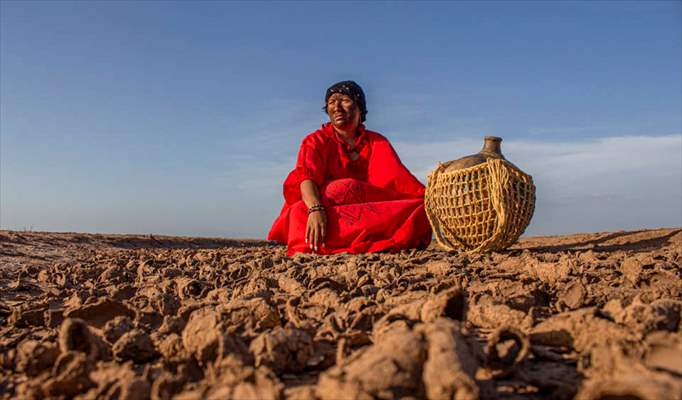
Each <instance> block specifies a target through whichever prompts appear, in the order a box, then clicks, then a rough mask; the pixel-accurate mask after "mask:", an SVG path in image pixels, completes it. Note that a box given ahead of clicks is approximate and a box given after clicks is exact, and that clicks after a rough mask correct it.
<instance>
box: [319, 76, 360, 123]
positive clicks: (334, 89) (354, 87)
mask: <svg viewBox="0 0 682 400" xmlns="http://www.w3.org/2000/svg"><path fill="white" fill-rule="evenodd" d="M334 93H341V94H345V95H346V96H348V97H350V98H351V99H353V101H354V102H355V104H357V105H358V108H360V120H361V121H362V122H365V117H366V116H367V105H366V104H365V92H363V91H362V88H361V87H360V85H358V84H357V83H355V82H353V81H342V82H338V83H335V84H333V85H331V86H330V87H329V89H327V94H326V95H325V96H324V107H323V108H324V112H327V101H328V100H329V98H330V97H331V96H332V95H333V94H334Z"/></svg>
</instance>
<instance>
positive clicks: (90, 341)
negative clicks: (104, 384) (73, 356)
mask: <svg viewBox="0 0 682 400" xmlns="http://www.w3.org/2000/svg"><path fill="white" fill-rule="evenodd" d="M59 348H60V349H61V352H62V353H66V352H70V351H74V352H79V353H82V354H84V355H85V356H86V357H87V358H88V359H90V360H97V359H99V358H101V357H104V356H106V348H105V346H104V344H103V343H102V341H101V340H100V339H99V338H98V337H97V336H96V335H95V334H94V333H93V332H92V330H90V327H89V326H88V324H86V323H85V321H83V320H80V319H75V318H67V319H65V320H64V322H62V325H61V328H60V329H59Z"/></svg>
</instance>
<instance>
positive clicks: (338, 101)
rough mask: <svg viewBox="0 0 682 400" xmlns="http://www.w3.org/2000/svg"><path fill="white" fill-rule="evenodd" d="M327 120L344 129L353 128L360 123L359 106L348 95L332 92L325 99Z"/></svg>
mask: <svg viewBox="0 0 682 400" xmlns="http://www.w3.org/2000/svg"><path fill="white" fill-rule="evenodd" d="M327 115H329V121H331V123H332V124H333V125H334V126H335V127H336V128H339V129H342V130H344V131H348V130H355V129H357V127H358V125H359V124H360V108H359V107H358V105H357V104H355V101H353V99H351V98H350V97H349V96H346V95H345V94H341V93H334V94H333V95H331V96H329V100H327Z"/></svg>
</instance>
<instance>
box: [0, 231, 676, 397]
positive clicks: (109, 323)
mask: <svg viewBox="0 0 682 400" xmlns="http://www.w3.org/2000/svg"><path fill="white" fill-rule="evenodd" d="M681 261H682V230H680V229H659V230H646V231H636V232H617V233H595V234H581V235H572V236H561V237H537V238H528V239H524V240H522V241H521V242H520V243H518V244H517V245H515V246H514V247H513V248H512V249H510V250H508V251H505V252H502V253H493V254H487V255H463V254H458V253H456V252H445V251H442V250H439V249H437V248H435V247H433V246H432V247H431V248H429V249H427V250H424V251H405V252H401V253H397V254H368V255H348V254H343V255H335V256H325V257H320V256H312V255H299V256H296V257H292V258H288V257H286V255H285V248H284V247H281V246H275V245H273V244H270V243H266V242H260V241H246V240H226V239H199V238H179V237H153V236H131V235H92V234H73V233H34V232H11V231H0V265H1V268H0V320H2V325H1V328H0V371H1V375H0V398H25V399H41V398H78V399H99V398H103V399H104V398H106V399H146V398H152V399H170V398H175V399H202V398H206V399H320V400H326V399H373V398H378V399H393V398H402V399H410V398H413V399H421V398H425V399H475V398H482V399H538V398H552V399H571V398H577V399H604V400H605V399H647V400H653V399H682V332H681V326H680V318H681V313H682V302H681V294H682V271H681V270H680V263H681Z"/></svg>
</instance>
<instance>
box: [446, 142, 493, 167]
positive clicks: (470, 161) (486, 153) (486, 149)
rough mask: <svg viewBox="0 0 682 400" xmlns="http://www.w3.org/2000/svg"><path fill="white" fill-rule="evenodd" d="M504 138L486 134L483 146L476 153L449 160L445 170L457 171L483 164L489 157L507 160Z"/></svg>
mask: <svg viewBox="0 0 682 400" xmlns="http://www.w3.org/2000/svg"><path fill="white" fill-rule="evenodd" d="M501 143H502V138H501V137H498V136H485V137H484V138H483V148H482V149H481V151H479V152H478V153H476V154H472V155H470V156H466V157H462V158H460V159H457V160H453V161H448V162H447V163H445V164H446V167H445V171H446V172H449V171H456V170H459V169H464V168H469V167H473V166H475V165H478V164H482V163H484V162H486V161H488V159H491V158H494V159H501V160H506V158H504V156H503V155H502V146H501Z"/></svg>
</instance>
